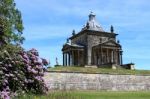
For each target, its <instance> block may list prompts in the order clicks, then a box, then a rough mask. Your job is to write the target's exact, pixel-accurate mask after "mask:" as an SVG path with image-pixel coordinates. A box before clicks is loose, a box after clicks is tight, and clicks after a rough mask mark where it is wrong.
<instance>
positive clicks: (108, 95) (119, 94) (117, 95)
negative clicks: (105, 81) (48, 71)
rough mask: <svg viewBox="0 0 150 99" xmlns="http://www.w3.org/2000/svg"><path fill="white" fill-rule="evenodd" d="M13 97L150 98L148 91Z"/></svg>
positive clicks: (20, 98) (77, 98) (87, 92)
mask: <svg viewBox="0 0 150 99" xmlns="http://www.w3.org/2000/svg"><path fill="white" fill-rule="evenodd" d="M15 99H150V92H103V91H102V92H101V91H99V92H96V91H84V92H83V91H71V92H66V91H65V92H64V91H63V92H62V91H56V92H50V93H49V94H48V95H33V94H26V95H24V96H20V97H18V98H15Z"/></svg>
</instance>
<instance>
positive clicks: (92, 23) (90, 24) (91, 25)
mask: <svg viewBox="0 0 150 99" xmlns="http://www.w3.org/2000/svg"><path fill="white" fill-rule="evenodd" d="M95 16H96V15H95V14H93V12H91V13H90V14H89V20H88V21H87V23H86V25H85V26H84V27H83V28H82V30H94V31H102V32H103V31H104V30H103V28H102V27H101V26H100V25H99V23H98V22H97V21H96V18H95Z"/></svg>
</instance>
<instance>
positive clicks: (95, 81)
mask: <svg viewBox="0 0 150 99" xmlns="http://www.w3.org/2000/svg"><path fill="white" fill-rule="evenodd" d="M44 79H45V81H46V84H47V85H48V88H49V90H97V91H100V90H105V91H149V90H150V83H149V82H150V75H149V76H142V75H110V74H83V73H58V72H46V74H45V77H44Z"/></svg>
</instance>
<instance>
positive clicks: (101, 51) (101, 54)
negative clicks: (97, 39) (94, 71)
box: [101, 47, 103, 64]
mask: <svg viewBox="0 0 150 99" xmlns="http://www.w3.org/2000/svg"><path fill="white" fill-rule="evenodd" d="M101 64H103V49H102V47H101Z"/></svg>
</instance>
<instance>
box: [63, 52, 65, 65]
mask: <svg viewBox="0 0 150 99" xmlns="http://www.w3.org/2000/svg"><path fill="white" fill-rule="evenodd" d="M63 66H65V55H64V52H63Z"/></svg>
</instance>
